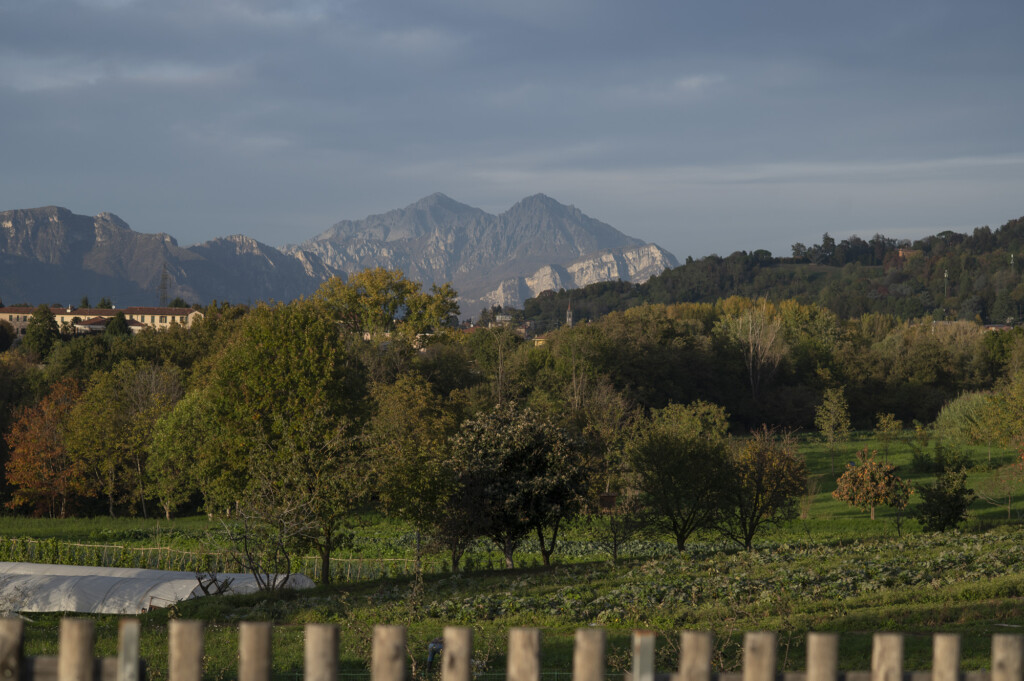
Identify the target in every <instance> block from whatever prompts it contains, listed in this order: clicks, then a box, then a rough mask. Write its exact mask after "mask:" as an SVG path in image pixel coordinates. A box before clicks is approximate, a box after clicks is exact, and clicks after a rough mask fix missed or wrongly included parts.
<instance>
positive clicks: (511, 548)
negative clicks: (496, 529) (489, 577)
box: [501, 537, 516, 568]
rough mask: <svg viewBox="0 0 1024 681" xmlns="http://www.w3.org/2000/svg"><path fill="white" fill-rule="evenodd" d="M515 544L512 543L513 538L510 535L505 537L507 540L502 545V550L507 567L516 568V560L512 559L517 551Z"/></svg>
mask: <svg viewBox="0 0 1024 681" xmlns="http://www.w3.org/2000/svg"><path fill="white" fill-rule="evenodd" d="M515 550H516V547H515V544H513V543H512V539H511V538H509V537H506V538H505V541H504V543H503V545H502V547H501V552H502V553H503V554H504V555H505V567H507V568H514V567H515V562H514V561H513V560H512V554H513V553H514V552H515Z"/></svg>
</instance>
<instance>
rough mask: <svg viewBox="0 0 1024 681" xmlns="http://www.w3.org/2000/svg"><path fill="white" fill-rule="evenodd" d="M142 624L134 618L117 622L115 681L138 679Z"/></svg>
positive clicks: (140, 674) (139, 675) (139, 673)
mask: <svg viewBox="0 0 1024 681" xmlns="http://www.w3.org/2000/svg"><path fill="white" fill-rule="evenodd" d="M141 638H142V624H141V623H140V622H139V620H137V619H135V618H127V617H126V618H125V619H122V620H121V621H120V622H118V623H117V681H139V679H140V678H141V676H142V670H141V667H140V663H139V643H140V641H141Z"/></svg>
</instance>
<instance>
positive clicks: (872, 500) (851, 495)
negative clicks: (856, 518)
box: [832, 449, 913, 520]
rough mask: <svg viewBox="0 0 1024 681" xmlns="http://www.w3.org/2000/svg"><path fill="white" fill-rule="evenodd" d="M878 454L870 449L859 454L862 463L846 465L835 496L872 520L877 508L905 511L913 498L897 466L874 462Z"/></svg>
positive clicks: (838, 481)
mask: <svg viewBox="0 0 1024 681" xmlns="http://www.w3.org/2000/svg"><path fill="white" fill-rule="evenodd" d="M875 454H876V452H870V453H869V452H868V450H867V449H864V450H862V451H860V452H857V460H858V462H859V463H857V464H847V465H846V472H845V473H843V474H842V475H840V476H839V479H838V480H837V481H836V484H837V487H836V489H835V491H834V492H832V496H833V497H835V498H836V499H839V500H840V501H845V502H846V503H848V504H850V505H851V506H857V507H859V508H862V509H864V510H870V512H871V519H872V520H874V519H875V507H876V506H882V505H885V506H891V507H892V508H894V509H896V510H897V511H902V510H903V509H904V508H906V506H907V502H908V501H909V497H910V495H911V494H913V488H911V487H910V485H909V484H907V482H906V481H905V480H903V479H902V478H900V477H899V476H898V475H896V466H894V465H893V464H891V463H879V462H877V461H875Z"/></svg>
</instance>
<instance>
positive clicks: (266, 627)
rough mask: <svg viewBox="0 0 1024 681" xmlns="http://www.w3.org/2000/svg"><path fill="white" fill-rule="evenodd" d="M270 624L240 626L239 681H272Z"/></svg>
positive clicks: (259, 623) (253, 623) (243, 624)
mask: <svg viewBox="0 0 1024 681" xmlns="http://www.w3.org/2000/svg"><path fill="white" fill-rule="evenodd" d="M272 633H273V625H272V624H271V623H270V622H242V623H241V624H239V625H238V681H270V670H271V636H272Z"/></svg>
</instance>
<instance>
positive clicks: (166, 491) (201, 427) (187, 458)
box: [145, 390, 244, 520]
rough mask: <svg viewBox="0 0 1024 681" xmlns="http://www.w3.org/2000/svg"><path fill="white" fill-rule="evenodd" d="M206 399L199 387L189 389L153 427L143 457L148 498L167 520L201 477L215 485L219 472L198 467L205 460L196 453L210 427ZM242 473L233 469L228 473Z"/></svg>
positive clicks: (194, 490)
mask: <svg viewBox="0 0 1024 681" xmlns="http://www.w3.org/2000/svg"><path fill="white" fill-rule="evenodd" d="M205 398H206V393H205V392H203V391H202V390H193V391H191V392H189V393H188V394H186V395H185V396H184V397H183V398H182V399H181V400H179V401H178V403H177V404H175V405H174V408H173V409H172V410H171V411H169V412H168V413H167V414H165V415H164V416H162V417H161V418H160V419H159V420H158V421H157V422H156V423H155V424H154V426H153V438H152V441H151V442H150V445H149V455H148V456H147V457H146V467H145V473H146V475H145V479H146V482H147V485H146V489H147V490H148V492H149V495H150V498H152V499H155V500H156V501H157V503H158V504H159V505H160V507H161V508H162V509H163V511H164V517H165V518H166V519H167V520H170V519H171V514H173V513H174V511H175V510H176V509H177V508H178V507H179V506H181V505H182V504H184V503H185V502H186V501H188V500H189V498H190V497H191V496H192V494H193V493H195V492H197V491H198V490H199V489H200V484H199V481H200V480H205V482H206V485H209V486H214V485H216V473H218V472H222V471H216V472H215V471H213V470H209V469H201V468H200V466H201V464H202V463H204V462H201V461H200V460H199V458H198V457H197V456H196V452H198V451H200V450H201V449H202V448H203V447H204V445H205V443H204V438H205V437H206V436H207V434H208V433H209V431H210V429H211V428H212V424H208V423H206V419H207V418H208V415H209V404H208V403H207V402H205V401H204V399H205ZM243 473H244V472H241V471H233V470H232V471H230V472H229V473H228V474H229V475H232V476H233V475H240V474H243ZM211 478H213V480H211Z"/></svg>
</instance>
